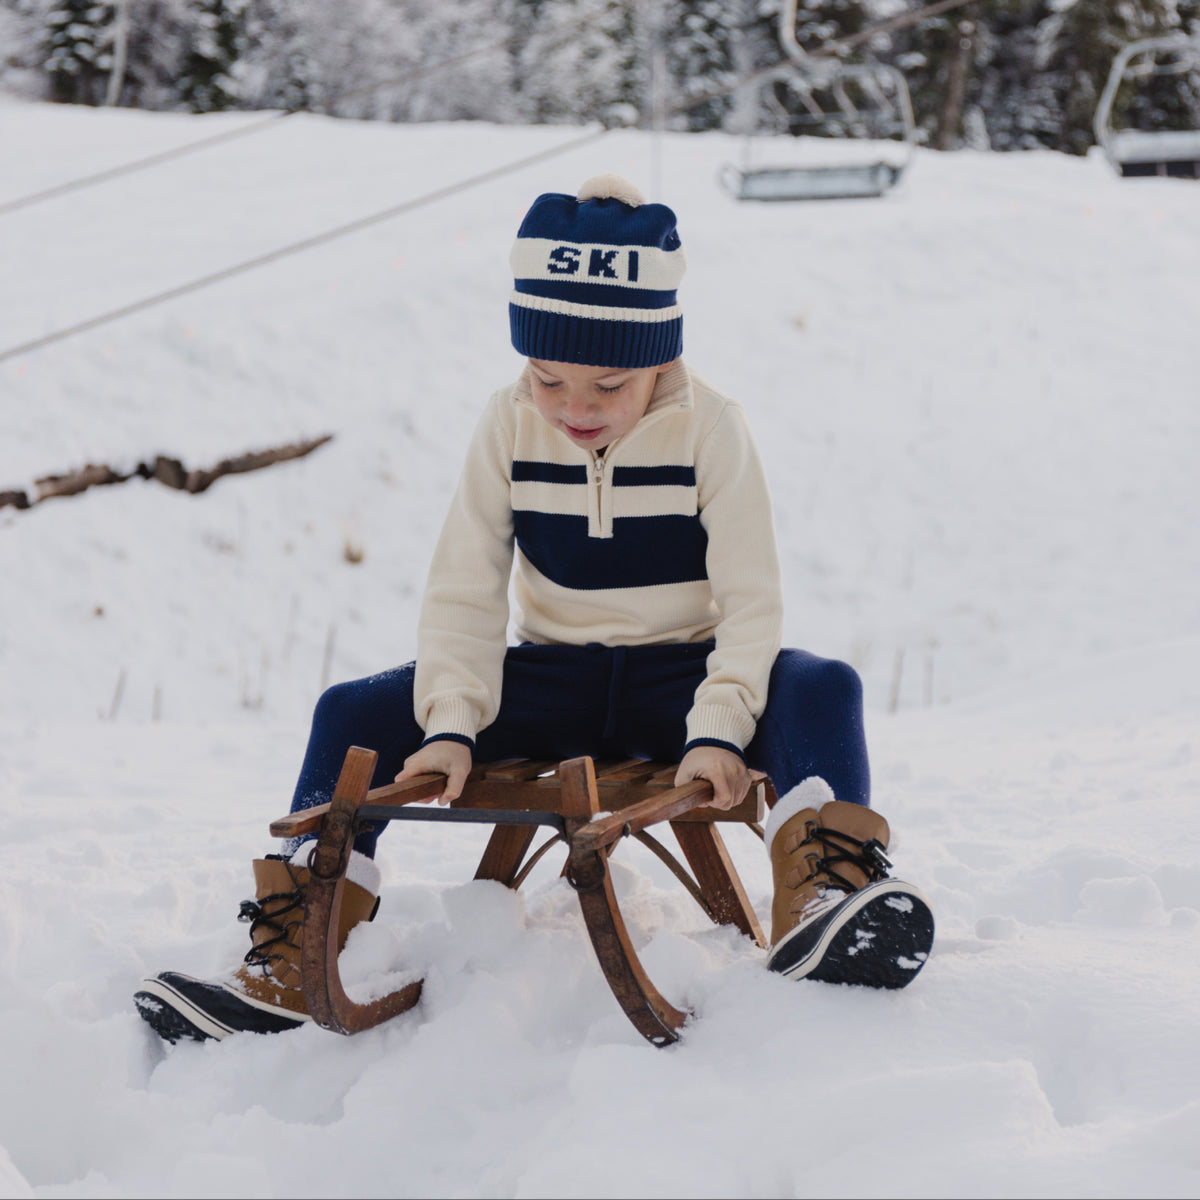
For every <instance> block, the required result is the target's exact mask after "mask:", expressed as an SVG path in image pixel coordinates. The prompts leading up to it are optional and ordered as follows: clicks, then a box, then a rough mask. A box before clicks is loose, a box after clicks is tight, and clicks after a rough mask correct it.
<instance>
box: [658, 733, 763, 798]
mask: <svg viewBox="0 0 1200 1200" xmlns="http://www.w3.org/2000/svg"><path fill="white" fill-rule="evenodd" d="M693 779H707V780H708V782H709V783H711V784H712V787H713V798H712V804H713V807H714V808H733V807H734V805H736V804H740V803H741V802H742V800H744V799H745V797H746V793H747V792H748V791H749V790H750V772H749V771H748V770H747V769H746V764H745V763H744V762H742V760H741V759H740V758H739V757H738V756H737V755H736V754H734V753H733V752H732V751H731V750H722V749H721V747H720V746H696V747H695V748H694V749H692V750H689V751H688V752H687V753H686V754H685V755H684V756H683V760H682V761H681V762H680V764H679V770H678V771H676V772H675V786H676V787H679V785H680V784H683V783H690V782H691V781H692V780H693Z"/></svg>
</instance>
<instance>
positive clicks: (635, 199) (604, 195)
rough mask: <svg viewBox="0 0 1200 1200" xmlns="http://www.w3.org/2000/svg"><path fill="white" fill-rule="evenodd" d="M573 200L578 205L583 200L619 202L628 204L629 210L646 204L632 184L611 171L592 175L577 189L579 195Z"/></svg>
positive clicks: (643, 197)
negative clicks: (576, 201)
mask: <svg viewBox="0 0 1200 1200" xmlns="http://www.w3.org/2000/svg"><path fill="white" fill-rule="evenodd" d="M575 199H576V200H578V201H579V203H580V204H582V203H583V202H584V201H585V200H620V201H621V203H622V204H628V205H629V207H630V208H637V207H639V206H640V205H642V204H645V203H646V197H645V196H643V195H642V193H641V192H640V191H639V190H638V188H637V187H636V186H635V185H634V184H632V183H630V182H629V180H628V179H623V178H622V177H621V176H620V175H617V174H616V173H615V172H613V171H608V172H606V173H605V174H603V175H593V176H592V177H591V179H589V180H587V181H586V182H585V183H584V185H583V186H582V187H581V188H580V189H579V194H578V195H577V196H576V197H575Z"/></svg>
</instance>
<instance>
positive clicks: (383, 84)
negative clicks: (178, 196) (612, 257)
mask: <svg viewBox="0 0 1200 1200" xmlns="http://www.w3.org/2000/svg"><path fill="white" fill-rule="evenodd" d="M592 21H593V18H591V17H587V18H582V19H578V20H574V21H564V22H562V24H560V25H555V26H553V27H552V28H550V29H548V30H546V31H545V34H544V35H543V36H544V37H546V38H548V39H550V40H554V39H555V38H556V37H557V36H558V35H560V34H565V33H574V32H575V30H576V29H578V28H580V27H581V26H583V25H587V24H590V23H591V22H592ZM509 44H510V39H508V38H505V39H504V40H502V41H499V42H491V43H489V44H488V45H486V46H477V47H476V48H475V49H474V50H467V51H465V52H464V53H462V54H456V55H454V56H453V57H452V58H445V59H441V60H439V61H438V62H435V63H429V64H428V65H426V66H421V67H416V68H414V69H413V70H411V71H406V72H405V73H404V74H402V75H396V76H393V77H392V78H391V79H383V80H378V81H377V82H374V83H369V84H366V85H364V86H363V87H359V88H354V89H353V90H351V91H349V92H343V93H341V94H340V95H338V96H337V97H335V98H334V100H335V102H337V103H340V102H342V101H346V100H353V99H355V98H357V97H359V96H363V95H366V94H368V93H370V92H376V91H380V90H382V89H383V88H389V87H398V86H400V85H401V84H405V83H412V82H414V81H416V80H418V79H424V78H426V77H427V76H429V75H435V74H437V72H439V71H443V70H445V69H446V68H447V67H455V66H458V65H459V64H460V63H464V62H467V61H468V60H470V59H472V58H479V57H481V56H482V55H484V54H492V53H494V52H495V51H497V50H503V49H505V48H506V47H507V46H508V45H509ZM309 111H310V110H308V109H303V108H289V109H283V110H281V111H278V112H273V113H272V114H271V115H270V116H269V117H264V118H263V119H262V120H261V121H252V122H250V123H248V124H246V125H240V126H238V128H236V129H227V130H225V131H224V132H222V133H217V134H213V135H212V136H210V137H206V138H200V139H198V140H197V141H194V142H187V143H186V144H184V145H182V146H175V147H173V148H172V149H170V150H162V151H160V152H159V153H157V154H150V155H147V156H146V157H145V158H137V159H134V160H133V161H132V162H127V163H121V164H120V165H118V166H115V167H108V168H106V169H105V170H103V171H97V172H95V173H94V174H92V175H83V176H80V177H79V178H78V179H69V180H67V181H66V182H64V183H59V184H55V185H54V186H53V187H48V188H44V189H43V190H41V191H38V192H31V193H29V194H28V195H26V196H18V197H17V198H16V199H15V200H7V201H4V202H2V203H0V216H5V215H7V214H8V213H10V212H16V211H17V210H19V209H22V208H28V207H30V206H31V205H34V204H41V203H42V202H43V201H45V200H53V199H54V198H55V197H56V196H62V195H66V194H67V193H69V192H75V191H79V190H81V189H83V188H88V187H93V186H95V185H96V184H99V183H107V182H108V181H109V180H110V179H118V178H120V177H121V176H122V175H131V174H133V173H134V172H136V171H145V170H149V169H150V168H151V167H157V166H159V165H160V164H162V163H166V162H171V161H172V160H174V159H177V158H183V157H184V156H185V155H188V154H194V153H196V152H197V151H200V150H207V149H210V148H211V147H213V146H217V145H221V144H223V143H225V142H231V141H233V140H234V139H235V138H240V137H247V136H249V135H251V134H255V133H261V132H263V130H265V129H269V128H274V127H276V126H277V125H278V123H279V122H280V121H282V120H284V119H286V118H287V117H294V116H295V115H296V114H297V113H301V112H309Z"/></svg>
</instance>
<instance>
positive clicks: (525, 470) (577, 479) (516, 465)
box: [512, 458, 588, 483]
mask: <svg viewBox="0 0 1200 1200" xmlns="http://www.w3.org/2000/svg"><path fill="white" fill-rule="evenodd" d="M512 481H513V483H587V481H588V469H587V467H582V466H572V465H570V464H568V463H552V462H529V461H528V460H525V459H519V458H518V459H514V460H513V465H512Z"/></svg>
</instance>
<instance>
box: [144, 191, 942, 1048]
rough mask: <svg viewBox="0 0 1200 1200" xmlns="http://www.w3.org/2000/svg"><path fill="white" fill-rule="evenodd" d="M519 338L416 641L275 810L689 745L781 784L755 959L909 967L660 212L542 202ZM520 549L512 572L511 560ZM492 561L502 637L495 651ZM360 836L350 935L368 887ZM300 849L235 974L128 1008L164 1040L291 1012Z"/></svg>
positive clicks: (755, 487)
mask: <svg viewBox="0 0 1200 1200" xmlns="http://www.w3.org/2000/svg"><path fill="white" fill-rule="evenodd" d="M511 263H512V266H513V272H514V275H515V277H516V282H515V290H514V291H513V293H512V296H511V299H510V304H509V319H510V324H511V330H512V341H513V345H514V346H515V348H516V349H517V351H518V352H519V353H521V354H522V355H525V356H526V358H527V359H528V362H527V365H526V367H525V369H524V371H523V372H522V374H521V377H520V378H519V379H518V380H517V382H516V383H515V384H512V385H511V386H509V387H506V388H503V389H501V390H500V391H499V392H497V393H496V394H495V395H494V396H493V397H492V399H491V402H490V403H489V405H488V407H487V409H486V410H485V412H484V414H483V417H482V419H481V421H480V423H479V426H478V428H477V430H476V432H475V435H474V438H473V440H472V442H471V445H470V448H469V450H468V452H467V458H466V463H465V466H464V469H463V473H462V478H461V481H460V483H459V487H458V491H457V494H456V495H455V498H454V500H453V503H452V505H451V508H450V512H449V515H448V516H447V518H446V523H445V526H444V528H443V531H442V535H441V539H440V541H439V543H438V546H437V550H436V552H435V554H434V558H433V563H432V566H431V568H430V573H429V580H428V584H427V586H426V590H425V595H424V601H423V605H422V609H421V618H420V625H419V629H418V641H417V660H416V663H415V664H409V665H408V666H404V667H400V668H397V669H395V670H392V671H388V672H385V673H384V674H382V675H375V676H372V677H371V678H368V679H364V680H359V681H357V682H354V683H347V684H341V685H338V686H337V687H334V688H331V689H330V690H329V691H328V692H326V693H325V695H324V696H322V697H321V700H320V701H319V703H318V705H317V709H316V712H315V714H314V719H313V728H312V734H311V736H310V740H309V745H308V750H307V753H306V756H305V760H304V764H303V767H302V768H301V772H300V780H299V782H298V784H297V787H296V793H295V798H294V800H293V804H292V809H293V811H295V810H297V809H303V808H307V807H310V806H311V805H314V804H319V803H323V802H325V801H327V800H329V799H330V797H331V795H332V793H333V788H334V784H335V782H336V780H337V776H338V773H339V770H340V767H341V764H342V760H343V758H344V757H345V754H346V751H347V749H348V748H349V747H350V746H351V745H359V746H365V747H368V748H370V749H374V750H376V751H377V752H378V754H379V763H378V768H377V772H376V777H375V780H374V785H375V786H379V785H380V784H382V783H385V782H387V781H388V780H389V779H391V778H392V777H393V776H394V777H395V778H396V779H397V780H404V779H407V778H410V777H412V776H414V775H420V774H425V773H432V772H436V773H442V774H444V775H445V776H446V778H447V784H446V788H445V791H444V793H443V794H442V796H441V797H440V802H441V803H443V804H446V803H449V802H450V801H451V800H453V799H454V798H456V797H457V796H458V795H459V793H460V792H461V790H462V787H463V783H464V781H465V779H466V776H467V773H468V771H469V770H470V768H471V763H472V760H473V759H478V760H480V761H488V760H491V759H497V758H512V757H518V756H520V757H529V758H535V759H551V760H561V759H566V758H571V757H575V756H578V755H584V754H590V755H593V756H596V757H601V756H603V757H609V758H647V759H658V760H666V761H671V762H674V761H677V760H678V761H679V770H678V774H677V777H676V782H677V783H684V782H686V781H688V780H692V779H697V778H702V779H706V780H709V781H710V782H711V783H712V787H713V796H714V800H713V802H714V803H715V804H716V805H718V806H720V807H723V808H728V807H732V806H733V805H735V804H737V803H738V802H739V801H740V800H741V799H742V798H743V797H744V796H745V794H746V791H747V789H748V787H749V775H748V772H747V768H748V767H754V768H757V769H760V770H763V771H765V772H766V773H767V774H768V775H769V776H770V778H771V780H772V782H773V784H774V786H775V789H776V791H777V793H778V794H779V795H780V796H781V797H782V799H781V800H780V801H779V803H778V804H777V805H776V806H775V808H774V809H773V810H772V812H771V814H770V818H769V820H768V822H767V827H766V845H767V850H768V853H769V854H770V857H771V862H772V867H773V872H774V880H775V897H774V903H773V908H772V935H771V936H772V946H771V950H770V953H769V957H768V960H767V965H768V967H769V968H770V969H771V970H773V971H776V972H779V973H781V974H783V975H785V976H789V977H793V978H800V977H807V978H811V979H820V980H826V981H831V982H845V983H860V984H868V985H871V986H876V987H902V986H904V984H906V983H908V982H909V980H910V979H912V978H913V976H914V975H915V974H916V972H917V971H918V970H919V969H920V967H921V965H922V964H923V963H924V961H925V958H926V956H927V954H928V951H929V948H930V945H931V943H932V938H933V922H932V917H931V915H930V912H929V907H928V903H927V901H926V900H925V898H924V897H923V896H922V895H921V893H920V892H919V891H918V890H917V889H916V888H914V887H912V886H911V885H909V884H905V883H902V882H900V881H898V880H893V879H890V878H888V877H887V873H886V872H887V867H888V866H889V865H890V864H889V863H888V861H887V859H886V858H884V857H883V850H884V849H885V848H886V846H887V842H888V827H887V822H886V821H884V820H883V818H882V817H880V816H878V815H877V814H876V813H874V812H872V811H871V810H870V808H869V807H868V804H869V800H870V795H869V792H870V783H869V774H868V768H867V755H866V745H865V741H864V735H863V719H862V695H861V686H860V683H859V680H858V676H857V675H856V674H855V672H854V671H853V670H852V669H851V668H850V667H848V666H846V665H845V664H843V663H839V662H834V661H830V660H827V659H821V658H817V657H816V656H814V655H812V654H808V653H805V652H804V651H799V650H783V651H782V652H781V651H780V630H781V623H782V599H781V587H780V570H779V562H778V557H777V554H776V548H775V538H774V526H773V520H772V514H771V506H770V499H769V496H768V493H767V487H766V482H765V479H764V476H763V471H762V466H761V463H760V461H759V457H758V453H757V451H756V449H755V446H754V442H753V440H752V438H751V435H750V432H749V430H748V428H747V426H746V423H745V419H744V417H743V414H742V410H741V408H740V407H739V406H738V405H737V404H735V403H734V402H733V401H731V400H729V399H728V398H727V397H725V396H723V395H722V394H721V393H719V392H718V391H716V390H715V389H714V388H712V387H711V386H709V385H708V384H707V383H705V382H704V380H702V379H701V378H700V377H699V376H698V375H697V374H696V373H695V372H694V371H692V370H691V369H690V368H689V367H687V366H686V365H685V364H684V363H683V361H682V360H681V358H680V352H681V349H682V325H683V319H682V314H681V310H680V308H679V305H678V303H677V300H676V289H677V287H678V284H679V282H680V279H681V278H682V275H683V271H684V256H683V249H682V247H681V245H680V239H679V235H678V233H677V232H676V228H675V214H674V213H673V212H672V211H671V210H670V209H669V208H666V207H665V206H663V205H660V204H647V203H645V201H644V199H643V197H642V196H641V194H640V193H639V192H638V191H637V189H636V188H634V187H633V185H632V184H630V183H628V182H627V181H625V180H623V179H620V178H619V177H617V176H614V175H606V176H599V177H597V178H596V179H593V180H589V181H588V182H587V183H585V184H584V186H583V188H582V189H581V190H580V192H579V194H578V196H577V197H575V196H568V195H559V194H547V195H543V196H539V197H538V199H537V200H536V201H535V202H534V204H533V207H532V208H531V209H530V210H529V212H528V214H527V215H526V217H525V219H524V221H523V223H522V225H521V228H520V230H519V232H518V234H517V241H516V245H515V246H514V248H513V251H512V255H511ZM514 558H515V568H514ZM510 579H511V584H512V589H513V593H514V596H515V599H516V604H517V612H516V617H517V621H516V624H517V632H518V637H519V644H518V645H515V646H512V647H507V646H506V631H507V626H508V619H509V605H508V594H509V586H510ZM376 836H377V835H376V833H375V832H374V831H371V832H365V833H363V834H361V835H360V836H359V837H358V839H357V841H356V843H355V852H354V854H353V855H352V861H351V865H350V869H349V872H348V882H347V884H346V888H345V895H344V898H343V903H342V921H341V928H340V930H339V936H340V943H341V944H344V942H345V938H346V935H347V934H348V933H349V930H350V929H351V928H352V927H353V926H354V925H355V924H357V923H358V922H359V921H361V920H367V919H370V918H371V917H372V916H373V915H374V909H375V908H376V907H377V904H378V901H377V900H376V895H377V893H378V889H379V871H378V868H377V867H376V866H375V864H374V862H373V858H374V853H375V840H376ZM310 849H311V847H309V846H307V845H302V844H294V845H289V846H287V847H285V853H284V854H283V855H279V856H268V857H267V858H265V859H260V860H258V861H256V862H255V864H254V872H255V880H256V884H257V899H256V900H254V901H246V902H245V903H244V904H243V905H242V917H243V919H245V920H248V921H249V922H250V934H251V948H250V951H249V953H248V954H247V955H246V959H245V962H244V964H243V965H242V966H241V967H240V968H239V969H238V971H237V972H236V973H235V974H234V975H232V976H231V977H230V978H229V979H226V980H224V981H221V982H217V983H209V982H205V981H202V980H198V979H193V978H191V977H189V976H186V975H180V974H179V973H177V972H170V971H168V972H164V973H163V974H161V975H158V976H156V977H155V978H153V979H148V980H146V981H145V982H144V983H143V986H142V989H141V990H140V991H139V992H138V993H137V996H136V1002H137V1004H138V1007H139V1010H140V1011H141V1013H142V1016H143V1017H145V1019H146V1020H147V1021H148V1022H149V1023H150V1024H151V1026H152V1027H153V1028H154V1029H155V1030H156V1031H157V1032H158V1033H159V1034H161V1035H162V1036H163V1037H165V1038H168V1039H170V1040H172V1041H173V1040H175V1039H177V1038H179V1037H182V1036H186V1037H192V1038H197V1039H203V1038H206V1037H215V1038H220V1037H225V1036H226V1035H227V1034H229V1033H232V1032H236V1031H240V1030H253V1031H256V1032H276V1031H279V1030H282V1029H288V1028H294V1027H296V1026H297V1025H299V1024H301V1023H302V1022H304V1021H305V1020H307V1019H309V1018H308V1014H307V1013H306V1011H305V1008H304V999H303V995H302V993H301V991H300V986H299V985H300V972H299V930H300V922H301V919H302V916H303V903H304V893H305V886H306V883H307V879H308V872H307V867H306V864H307V855H308V852H309V850H310Z"/></svg>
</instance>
